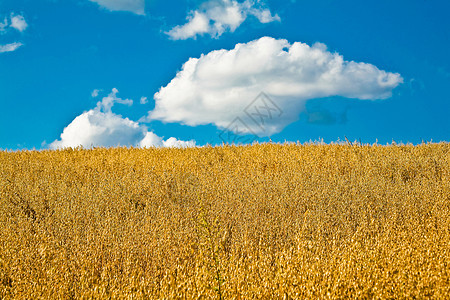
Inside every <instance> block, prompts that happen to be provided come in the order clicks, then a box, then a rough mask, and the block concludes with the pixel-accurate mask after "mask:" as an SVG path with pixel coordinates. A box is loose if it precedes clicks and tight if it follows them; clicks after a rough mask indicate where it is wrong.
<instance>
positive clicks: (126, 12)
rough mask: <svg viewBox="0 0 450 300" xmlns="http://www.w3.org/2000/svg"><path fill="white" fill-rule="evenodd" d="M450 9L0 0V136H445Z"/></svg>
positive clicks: (100, 140)
mask: <svg viewBox="0 0 450 300" xmlns="http://www.w3.org/2000/svg"><path fill="white" fill-rule="evenodd" d="M449 12H450V2H448V1H444V0H437V1H423V0H421V1H419V0H408V1H402V0H398V1H387V0H377V1H350V0H341V1H334V0H316V1H308V0H297V1H291V0H278V1H274V0H267V1H263V0H261V1H257V0H254V1H253V0H245V1H242V0H239V1H238V0H210V1H195V0H191V1H162V0H150V1H149V0H146V1H143V0H95V1H94V0H0V148H2V149H24V148H26V149H31V148H37V149H45V148H58V147H66V146H75V145H77V144H81V145H83V146H85V147H89V146H115V145H118V144H120V145H133V146H173V145H181V146H184V145H193V144H194V142H195V144H196V145H205V144H207V143H209V144H213V145H214V144H220V143H222V139H224V140H225V141H232V140H233V139H235V138H236V136H240V135H241V134H242V138H237V139H235V141H252V140H258V141H267V140H269V139H271V140H272V141H276V142H284V141H294V142H295V141H300V142H305V141H309V140H313V141H314V140H319V139H324V141H325V142H331V141H337V140H338V139H341V140H343V139H345V137H347V138H348V139H350V140H361V141H362V142H367V143H373V142H375V141H376V140H378V142H379V143H390V142H391V141H392V140H395V141H396V142H404V143H406V142H412V143H420V142H421V141H422V140H424V141H431V140H432V141H435V142H438V141H448V140H449V139H450V138H449V136H450V121H449V120H450V118H449V113H450V95H449V93H448V92H447V90H448V87H449V86H450V84H449V83H450V59H449V58H448V53H449V50H450V33H449V32H450V30H449V29H450V18H448V13H449ZM218 50H219V51H218ZM202 55H203V56H202ZM261 93H264V94H261ZM258 96H259V97H258ZM143 97H144V98H143ZM266 97H267V98H266ZM145 98H146V100H145ZM267 99H268V100H267ZM131 100H132V101H131ZM141 100H142V101H141ZM141 102H142V103H141ZM233 130H234V131H235V133H236V134H237V135H234V134H228V132H230V131H231V132H232V131H233ZM224 132H226V133H227V134H224Z"/></svg>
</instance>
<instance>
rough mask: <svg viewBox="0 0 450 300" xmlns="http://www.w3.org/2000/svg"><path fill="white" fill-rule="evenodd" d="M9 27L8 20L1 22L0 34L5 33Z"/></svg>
mask: <svg viewBox="0 0 450 300" xmlns="http://www.w3.org/2000/svg"><path fill="white" fill-rule="evenodd" d="M8 26H9V23H8V19H7V18H5V19H3V21H2V22H0V33H4V32H5V31H6V29H7V28H8Z"/></svg>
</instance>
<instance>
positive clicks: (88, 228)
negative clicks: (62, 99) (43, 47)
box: [0, 143, 450, 299]
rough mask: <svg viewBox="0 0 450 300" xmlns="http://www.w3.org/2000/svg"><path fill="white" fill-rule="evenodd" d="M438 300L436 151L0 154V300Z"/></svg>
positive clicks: (446, 235)
mask: <svg viewBox="0 0 450 300" xmlns="http://www.w3.org/2000/svg"><path fill="white" fill-rule="evenodd" d="M49 298H52V299H58V298H59V299H98V298H100V299H103V298H110V299H123V298H127V299H178V298H182V299H199V298H204V299H210V298H213V299H316V298H320V299H336V298H339V299H342V298H358V299H367V298H372V299H386V298H400V299H401V298H403V299H406V298H434V299H445V298H447V299H448V298H450V144H448V143H440V144H422V145H418V146H412V145H390V146H381V145H342V144H331V145H318V144H308V145H300V144H285V145H279V144H260V145H252V146H222V147H203V148H189V149H158V148H152V149H129V148H114V149H104V148H98V149H92V150H83V149H67V150H60V151H21V152H6V151H3V152H0V299H49Z"/></svg>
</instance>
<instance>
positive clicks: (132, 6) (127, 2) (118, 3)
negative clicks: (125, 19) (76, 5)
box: [89, 0, 145, 15]
mask: <svg viewBox="0 0 450 300" xmlns="http://www.w3.org/2000/svg"><path fill="white" fill-rule="evenodd" d="M89 1H91V2H95V3H97V4H98V5H99V6H101V7H103V8H105V9H107V10H109V11H127V12H132V13H134V14H137V15H145V0H89Z"/></svg>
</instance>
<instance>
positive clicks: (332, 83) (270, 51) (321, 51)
mask: <svg viewBox="0 0 450 300" xmlns="http://www.w3.org/2000/svg"><path fill="white" fill-rule="evenodd" d="M402 82H403V79H402V77H401V76H400V74H396V73H390V72H386V71H383V70H380V69H378V68H377V67H376V66H374V65H371V64H368V63H358V62H354V61H345V60H344V59H343V57H342V56H341V55H339V54H338V53H331V52H329V51H328V50H327V48H326V46H325V45H324V44H320V43H316V44H314V45H313V46H308V45H307V44H304V43H300V42H296V43H293V44H290V43H289V42H288V41H286V40H283V39H279V40H277V39H274V38H271V37H263V38H261V39H258V40H255V41H252V42H249V43H246V44H237V45H236V47H235V48H234V49H232V50H217V51H212V52H210V53H208V54H206V55H202V56H201V57H200V58H190V59H189V60H188V61H187V62H186V63H185V64H184V65H183V68H182V70H181V71H180V72H178V74H177V75H176V77H175V78H173V79H172V81H171V82H170V83H169V84H168V85H167V86H165V87H162V88H161V89H160V91H159V92H158V93H156V94H155V95H154V99H155V102H156V103H155V109H154V110H153V111H151V112H150V113H149V117H148V118H149V119H156V120H161V121H164V122H177V123H182V124H186V125H190V126H197V125H204V124H214V125H216V126H217V127H219V128H221V129H224V128H228V127H229V125H230V124H233V126H234V125H235V124H240V126H237V127H236V129H233V131H235V132H237V131H241V133H249V132H253V133H255V134H257V135H259V136H269V135H272V134H274V133H278V132H280V131H281V130H283V128H284V127H286V126H287V125H288V124H290V123H292V122H294V121H296V120H298V117H299V114H300V113H301V112H302V111H303V110H304V104H305V102H306V101H307V100H308V99H313V98H322V97H329V96H342V97H347V98H355V99H362V100H363V99H367V100H369V99H385V98H388V97H390V96H391V94H392V90H393V89H394V88H395V87H397V86H398V85H399V84H400V83H402ZM261 92H265V94H260V93H261ZM258 95H260V97H258V98H256V97H257V96H258ZM253 100H255V101H253ZM252 101H253V102H252ZM236 118H238V119H236ZM236 121H238V122H236Z"/></svg>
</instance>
